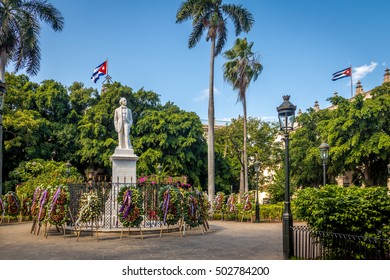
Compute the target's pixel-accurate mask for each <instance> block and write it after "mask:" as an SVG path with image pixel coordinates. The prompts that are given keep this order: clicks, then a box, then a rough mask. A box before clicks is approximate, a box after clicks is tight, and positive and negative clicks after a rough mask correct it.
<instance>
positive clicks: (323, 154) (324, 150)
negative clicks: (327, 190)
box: [318, 142, 330, 186]
mask: <svg viewBox="0 0 390 280" xmlns="http://www.w3.org/2000/svg"><path fill="white" fill-rule="evenodd" d="M318 149H319V150H320V158H321V159H322V166H323V170H324V171H323V186H325V185H326V161H327V160H328V158H329V149H330V147H329V145H328V144H326V143H325V142H324V143H322V144H321V145H320V146H319V147H318Z"/></svg>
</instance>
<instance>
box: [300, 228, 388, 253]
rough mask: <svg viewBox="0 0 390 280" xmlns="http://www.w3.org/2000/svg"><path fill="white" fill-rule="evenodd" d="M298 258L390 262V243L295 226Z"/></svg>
mask: <svg viewBox="0 0 390 280" xmlns="http://www.w3.org/2000/svg"><path fill="white" fill-rule="evenodd" d="M293 232H294V257H295V258H297V259H304V260H324V259H329V260H389V259H390V239H385V238H373V237H365V236H357V235H350V234H341V233H333V232H324V231H315V230H312V229H310V228H309V227H306V226H294V227H293Z"/></svg>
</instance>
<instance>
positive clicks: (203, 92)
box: [194, 87, 221, 101]
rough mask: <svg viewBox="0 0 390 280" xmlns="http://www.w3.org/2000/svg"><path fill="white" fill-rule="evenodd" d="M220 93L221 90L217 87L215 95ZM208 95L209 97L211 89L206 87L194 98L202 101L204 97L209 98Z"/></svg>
mask: <svg viewBox="0 0 390 280" xmlns="http://www.w3.org/2000/svg"><path fill="white" fill-rule="evenodd" d="M219 94H221V91H220V90H219V89H217V88H216V87H215V88H214V96H215V95H219ZM208 97H209V89H208V88H206V89H204V90H202V92H201V93H200V95H199V96H198V97H196V98H195V99H194V100H195V101H202V100H204V99H208Z"/></svg>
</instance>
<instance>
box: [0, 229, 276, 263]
mask: <svg viewBox="0 0 390 280" xmlns="http://www.w3.org/2000/svg"><path fill="white" fill-rule="evenodd" d="M31 225H32V224H31V222H23V223H20V224H18V223H9V224H7V223H3V224H0V252H1V254H0V259H3V260H89V259H91V260H131V259H133V260H164V259H167V260H237V259H238V260H280V259H282V258H283V256H282V223H271V222H262V223H260V224H256V223H249V222H242V223H240V222H231V221H210V229H209V230H208V231H207V232H206V233H205V234H204V235H202V231H201V229H200V228H194V229H191V230H187V231H186V234H185V235H184V236H183V237H180V235H179V232H177V231H173V232H169V233H165V232H164V233H163V235H162V238H160V231H155V232H151V233H146V232H145V233H144V239H141V236H140V235H138V234H136V233H135V232H132V233H131V235H130V236H127V233H126V234H125V233H124V235H123V238H122V239H120V232H116V233H111V234H99V239H97V238H96V236H95V237H91V236H90V235H87V234H82V235H81V236H80V238H79V240H78V241H77V237H76V235H75V234H74V233H73V232H67V234H66V235H65V237H64V235H61V234H60V233H58V232H57V231H56V229H55V227H52V228H51V230H50V232H49V236H48V238H47V239H46V238H44V237H43V230H41V233H40V235H34V234H31V233H30V229H31Z"/></svg>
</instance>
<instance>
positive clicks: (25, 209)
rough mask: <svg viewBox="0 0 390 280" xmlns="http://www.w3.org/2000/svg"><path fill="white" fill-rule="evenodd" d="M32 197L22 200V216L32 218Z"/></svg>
mask: <svg viewBox="0 0 390 280" xmlns="http://www.w3.org/2000/svg"><path fill="white" fill-rule="evenodd" d="M30 206H31V197H26V198H25V199H23V200H22V207H21V209H20V212H21V213H22V216H30Z"/></svg>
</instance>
